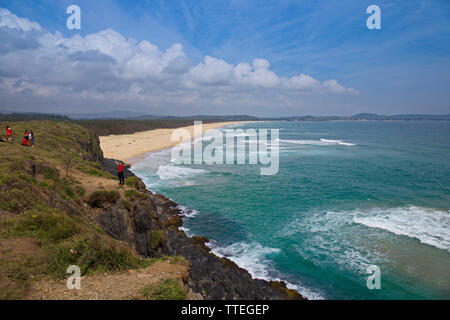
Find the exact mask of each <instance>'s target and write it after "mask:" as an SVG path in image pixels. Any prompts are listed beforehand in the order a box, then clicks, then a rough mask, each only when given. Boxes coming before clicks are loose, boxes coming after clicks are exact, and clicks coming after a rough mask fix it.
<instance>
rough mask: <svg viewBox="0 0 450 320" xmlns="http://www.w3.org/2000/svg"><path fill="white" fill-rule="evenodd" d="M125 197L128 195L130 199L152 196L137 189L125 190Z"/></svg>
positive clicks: (143, 198)
mask: <svg viewBox="0 0 450 320" xmlns="http://www.w3.org/2000/svg"><path fill="white" fill-rule="evenodd" d="M125 197H127V198H128V199H130V200H134V199H142V200H145V199H149V198H150V196H149V195H148V194H145V193H142V192H138V191H136V190H126V191H125Z"/></svg>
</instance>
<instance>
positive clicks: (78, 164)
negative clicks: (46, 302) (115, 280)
mask: <svg viewBox="0 0 450 320" xmlns="http://www.w3.org/2000/svg"><path fill="white" fill-rule="evenodd" d="M6 125H10V126H11V127H12V129H13V144H9V143H2V142H0V241H2V242H3V241H9V242H8V243H16V246H18V247H15V248H16V249H14V250H12V251H8V250H6V251H5V250H3V251H0V299H17V298H20V297H22V296H23V295H24V294H25V293H26V292H27V290H29V286H30V283H31V281H34V280H38V279H42V278H43V277H54V278H63V277H66V276H67V275H66V269H67V267H68V266H69V265H70V264H79V265H80V267H81V269H82V273H83V274H94V273H99V272H109V271H115V270H124V269H128V268H141V267H145V266H148V265H150V264H151V263H153V261H149V260H147V259H142V258H140V257H139V256H137V255H136V254H135V253H133V252H132V251H131V250H130V249H129V248H128V247H125V246H123V245H121V244H120V243H119V242H117V241H115V240H113V239H111V238H109V237H107V236H106V235H105V233H104V232H103V231H102V230H101V229H100V228H99V227H98V226H96V225H95V223H93V222H91V221H88V219H86V218H85V217H84V216H83V212H84V209H83V208H84V206H83V205H82V204H81V201H82V199H81V198H82V197H85V195H86V190H85V188H84V187H83V185H82V179H83V174H88V175H92V176H99V177H103V178H106V179H109V178H114V179H116V178H115V177H113V176H112V175H110V174H109V173H106V172H104V171H102V170H101V168H102V167H101V164H100V159H101V154H102V153H101V149H100V146H99V142H98V139H97V137H96V136H95V135H94V134H92V133H90V132H89V131H88V130H87V129H85V128H83V127H80V126H77V125H74V124H73V123H70V122H68V121H59V122H50V121H28V122H12V123H11V122H8V123H7V122H1V121H0V129H1V127H3V128H5V127H6ZM25 129H32V130H33V132H34V134H35V136H36V146H35V147H23V146H21V145H20V143H21V138H22V134H23V132H24V131H25ZM2 135H4V133H1V132H0V136H2ZM80 172H81V173H80ZM119 199H120V194H119V193H118V192H117V191H104V190H100V191H96V192H93V193H92V194H90V195H89V198H88V202H89V203H91V204H92V205H94V206H101V205H103V204H106V203H113V202H116V201H117V200H119ZM33 241H35V242H36V241H38V242H39V246H36V245H34V247H31V249H29V248H28V247H27V243H31V242H33ZM21 245H23V247H21ZM27 248H28V249H27ZM21 252H22V253H23V254H22V253H21Z"/></svg>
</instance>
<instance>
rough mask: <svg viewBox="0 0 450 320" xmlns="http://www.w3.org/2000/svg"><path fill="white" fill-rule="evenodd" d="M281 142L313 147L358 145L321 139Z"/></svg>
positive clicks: (282, 140)
mask: <svg viewBox="0 0 450 320" xmlns="http://www.w3.org/2000/svg"><path fill="white" fill-rule="evenodd" d="M280 142H285V143H292V144H301V145H313V146H332V145H342V146H355V145H356V144H354V143H350V142H344V141H342V140H330V139H320V140H285V139H280Z"/></svg>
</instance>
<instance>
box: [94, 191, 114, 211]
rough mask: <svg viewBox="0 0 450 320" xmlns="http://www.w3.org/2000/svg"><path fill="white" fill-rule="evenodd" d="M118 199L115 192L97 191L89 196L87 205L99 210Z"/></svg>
mask: <svg viewBox="0 0 450 320" xmlns="http://www.w3.org/2000/svg"><path fill="white" fill-rule="evenodd" d="M119 199H120V194H119V192H117V191H115V190H98V191H95V192H93V193H92V194H91V195H90V196H89V201H88V203H89V205H90V206H91V207H96V208H100V207H102V206H104V205H106V204H109V203H116V202H117V200H119Z"/></svg>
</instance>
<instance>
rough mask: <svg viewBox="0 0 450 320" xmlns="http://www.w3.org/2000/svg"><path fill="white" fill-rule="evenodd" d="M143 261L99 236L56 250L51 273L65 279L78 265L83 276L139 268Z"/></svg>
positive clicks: (126, 249)
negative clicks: (67, 270)
mask: <svg viewBox="0 0 450 320" xmlns="http://www.w3.org/2000/svg"><path fill="white" fill-rule="evenodd" d="M142 264H143V260H142V259H140V258H139V257H137V256H135V255H133V254H132V253H131V251H129V250H128V248H126V247H121V246H119V245H117V244H115V243H112V242H106V241H105V240H104V239H102V238H100V237H99V236H95V237H92V238H84V239H83V238H82V239H75V240H73V241H71V242H70V243H68V244H66V245H64V246H59V247H56V248H55V249H54V253H53V255H52V258H51V260H50V263H49V271H50V272H51V273H52V274H54V275H55V276H56V277H58V278H60V279H63V278H65V277H66V276H67V275H66V269H67V267H68V266H70V265H77V266H79V267H80V269H81V274H82V275H90V274H97V273H102V272H108V271H119V270H126V269H130V268H138V267H140V266H141V265H142Z"/></svg>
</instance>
